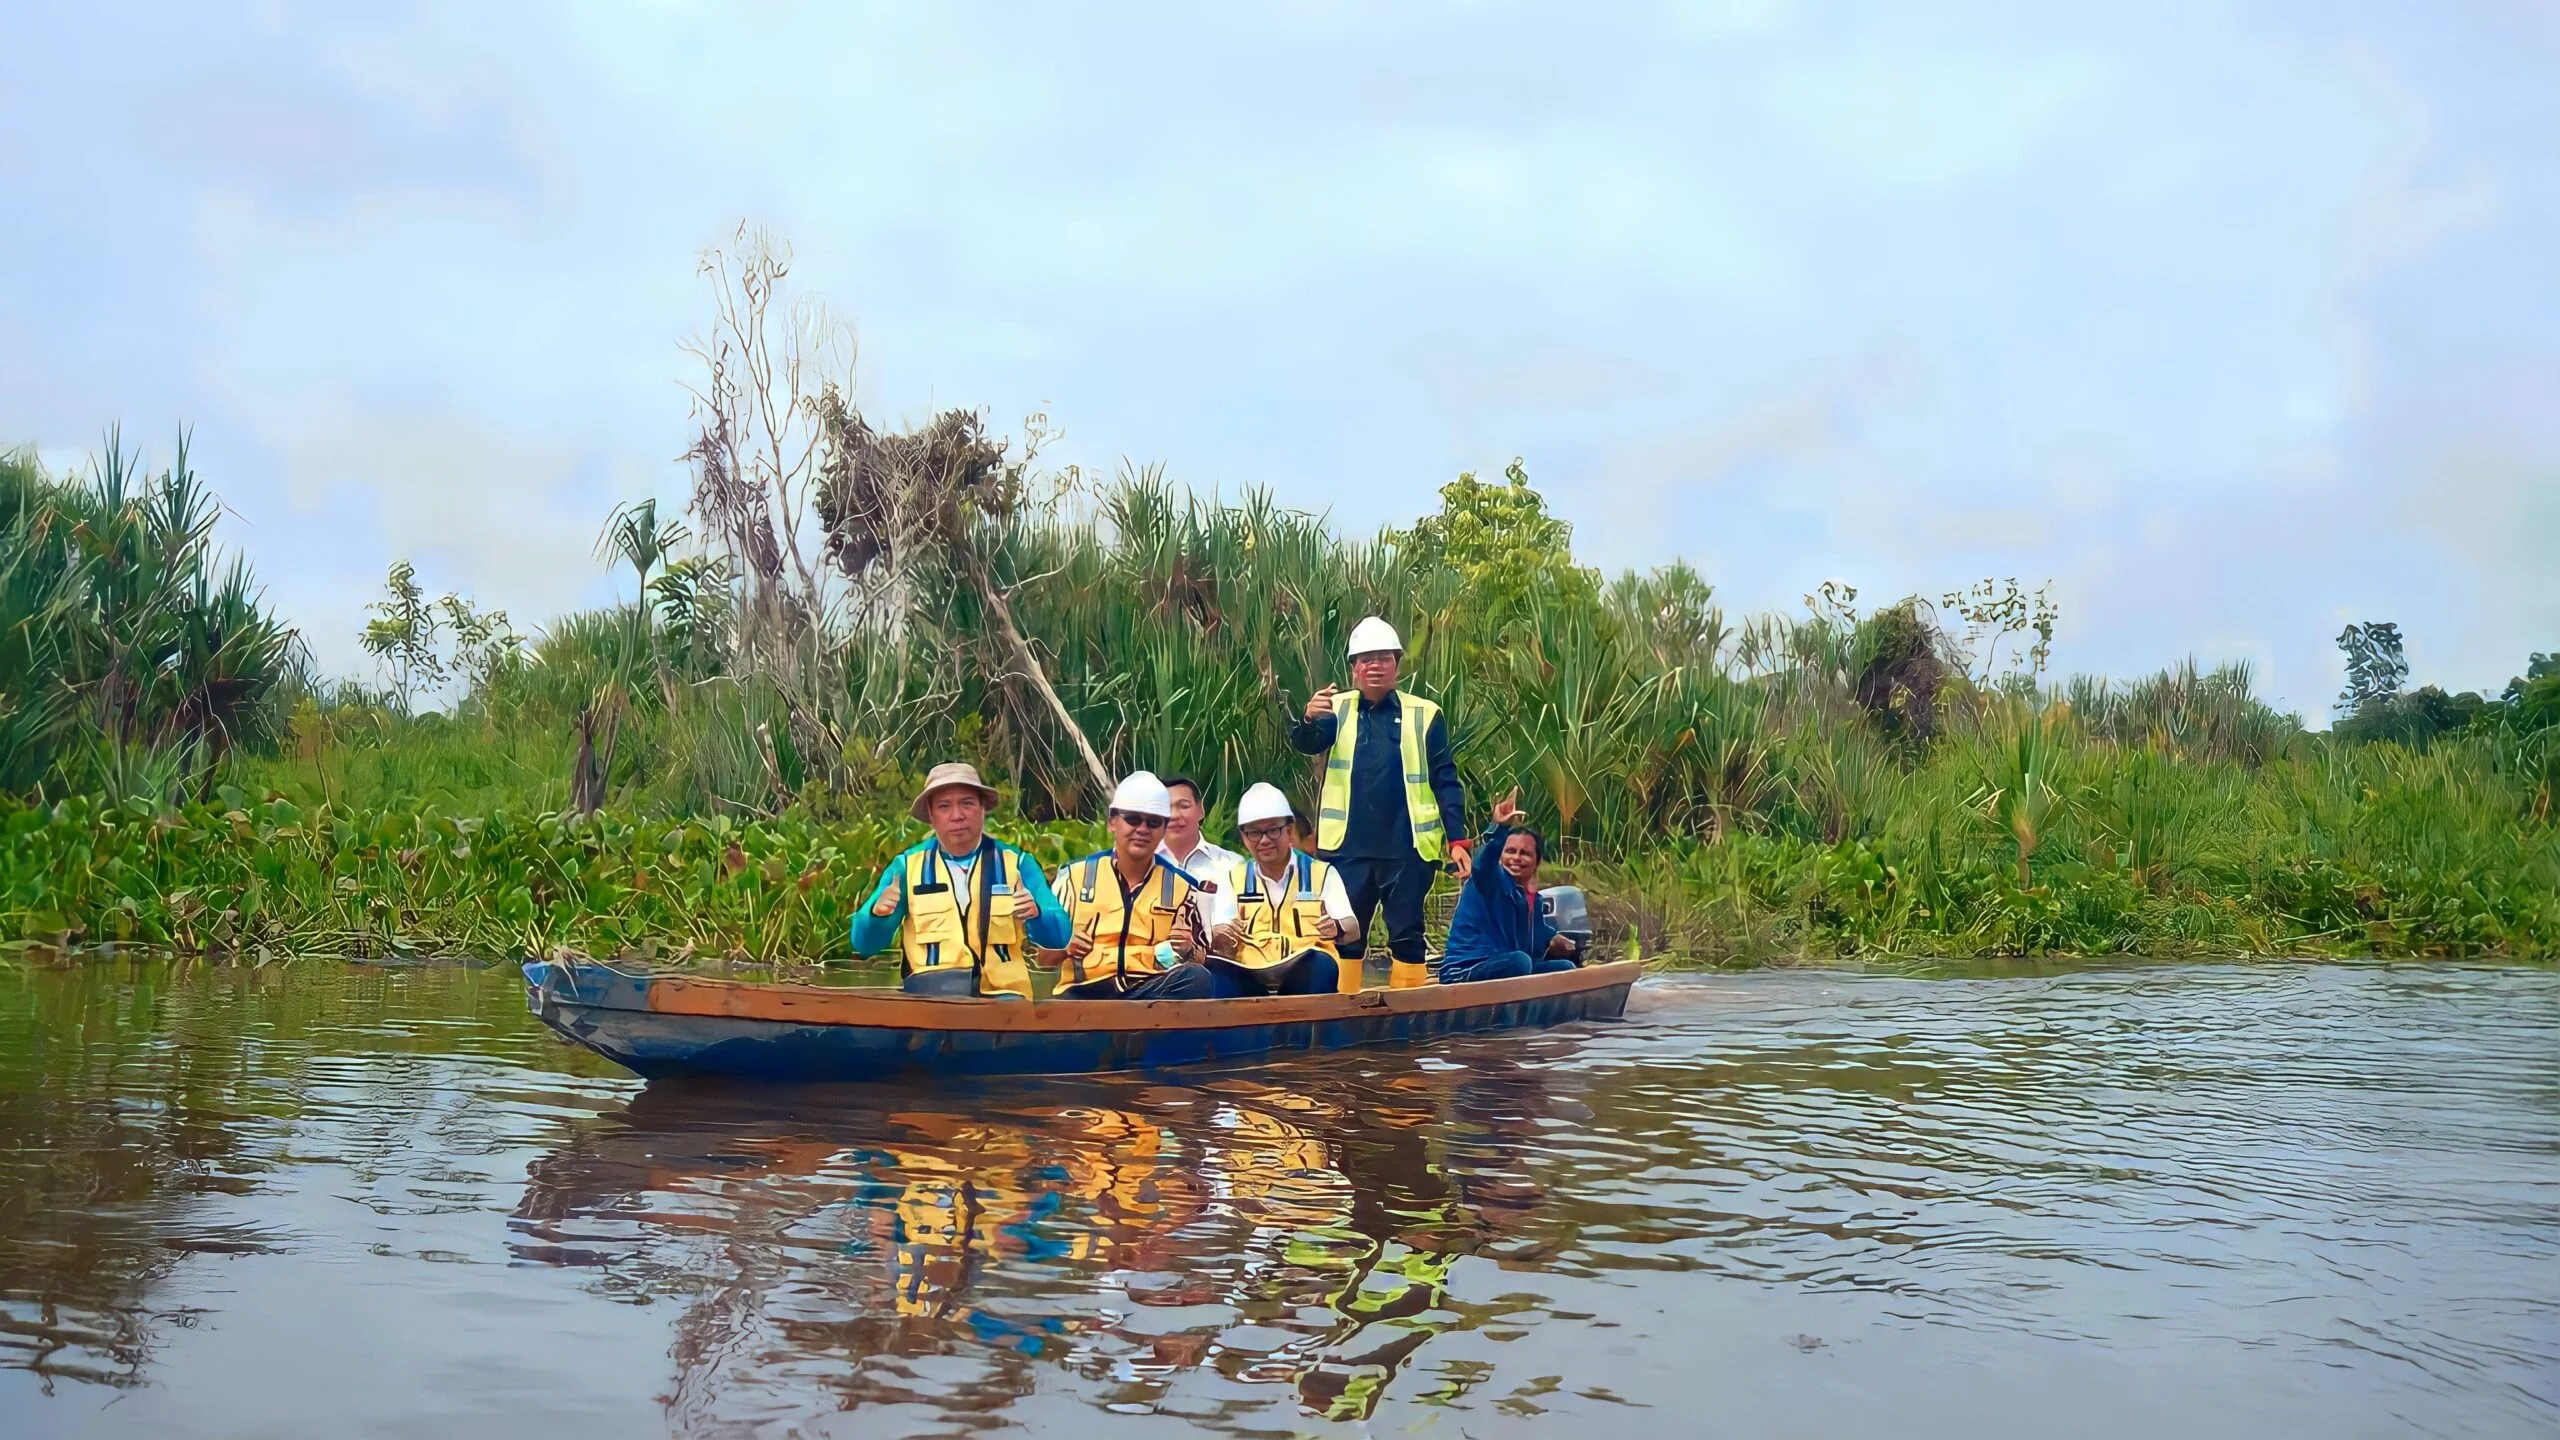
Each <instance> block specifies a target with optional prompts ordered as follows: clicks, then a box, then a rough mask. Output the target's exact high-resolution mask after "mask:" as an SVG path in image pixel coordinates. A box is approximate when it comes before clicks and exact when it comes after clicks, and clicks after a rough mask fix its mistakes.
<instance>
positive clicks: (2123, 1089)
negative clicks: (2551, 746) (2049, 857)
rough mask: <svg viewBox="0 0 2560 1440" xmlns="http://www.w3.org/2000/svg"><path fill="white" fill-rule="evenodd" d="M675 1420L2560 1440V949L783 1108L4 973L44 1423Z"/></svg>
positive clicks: (1888, 986)
mask: <svg viewBox="0 0 2560 1440" xmlns="http://www.w3.org/2000/svg"><path fill="white" fill-rule="evenodd" d="M1595 1427H1597V1428H1595ZM670 1432H672V1433H677V1434H687V1435H693V1434H701V1435H758V1436H764V1435H772V1436H781V1435H863V1436H906V1435H946V1434H947V1435H976V1434H994V1433H1014V1434H1024V1435H1043V1436H1115V1437H1117V1436H1149V1435H1175V1434H1192V1433H1205V1434H1216V1435H1239V1436H1287V1435H1380V1436H1385V1435H1397V1436H1402V1435H1431V1436H1476V1437H1487V1436H1500V1435H1514V1434H1561V1435H1574V1436H1581V1437H1595V1436H1607V1437H1632V1436H1651V1435H1675V1436H1685V1435H1736V1436H1761V1435H1768V1436H1834V1435H1853V1434H1857V1435H1880V1434H1895V1435H1915V1436H1955V1437H1963V1440H1981V1437H1984V1436H2006V1435H2055V1434H2069V1435H2101V1436H2104V1435H2128V1436H2133V1435H2138V1436H2144V1437H2157V1436H2162V1435H2178V1436H2188V1435H2233V1436H2241V1435H2247V1436H2261V1435H2268V1434H2304V1435H2337V1436H2355V1435H2404V1434H2445V1435H2518V1436H2522V1435H2551V1434H2555V1433H2560V973H2555V972H2552V971H2547V970H2532V969H2497V968H2467V967H2448V966H2437V967H2421V966H2406V967H2386V966H2314V965H2258V966H2164V965H2091V966H2081V967H2055V968H2043V969H2035V970H2029V969H2012V970H2009V971H2007V972H2005V973H2004V974H2002V975H2000V976H1997V977H1993V976H1985V975H1970V976H1968V975H1963V974H1951V975H1937V976H1919V975H1879V974H1858V973H1847V972H1814V971H1788V972H1768V973H1761V974H1749V975H1725V976H1711V977H1691V978H1673V979H1657V980H1650V981H1647V982H1646V983H1645V984H1644V985H1642V986H1640V987H1639V988H1638V990H1637V992H1636V998H1635V1001H1634V1003H1633V1004H1632V1006H1631V1007H1630V1011H1629V1014H1628V1018H1627V1019H1626V1020H1625V1021H1624V1022H1623V1023H1619V1024H1614V1025H1588V1026H1576V1027H1572V1028H1569V1029H1564V1030H1557V1031H1550V1032H1546V1033H1541V1034H1531V1035H1513V1036H1494V1037H1483V1038H1475V1039H1468V1040H1462V1041H1454V1042H1444V1043H1441V1044H1438V1045H1435V1046H1431V1047H1428V1048H1425V1049H1421V1050H1416V1051H1374V1052H1350V1053H1347V1054H1341V1055H1335V1056H1328V1057H1322V1058H1316V1059H1307V1058H1299V1059H1295V1060H1290V1061H1286V1062H1282V1063H1277V1064H1272V1065H1267V1066H1260V1067H1256V1068H1253V1069H1250V1070H1230V1071H1223V1072H1220V1071H1210V1072H1172V1073H1167V1074H1161V1075H1154V1076H1146V1077H1129V1078H1111V1079H1097V1080H1045V1081H1023V1082H1007V1083H976V1084H967V1085H956V1084H943V1085H933V1084H918V1085H915V1086H912V1087H906V1088H881V1087H862V1088H813V1089H798V1090H790V1089H754V1088H743V1087H720V1086H704V1085H689V1086H677V1085H666V1084H660V1085H655V1086H649V1087H646V1088H644V1087H643V1086H641V1085H640V1084H639V1083H637V1082H636V1081H634V1080H632V1079H631V1078H629V1077H628V1076H626V1075H623V1074H622V1073H620V1072H618V1071H616V1070H614V1069H613V1068H612V1067H611V1066H609V1065H607V1064H605V1063H604V1062H602V1061H600V1060H596V1059H594V1058H593V1057H589V1056H586V1055H584V1054H582V1053H580V1052H577V1051H573V1050H571V1049H569V1048H568V1047H566V1046H564V1045H562V1044H560V1043H558V1042H557V1041H555V1040H553V1039H552V1038H550V1037H549V1036H548V1035H547V1034H546V1033H545V1032H543V1031H542V1030H541V1029H540V1028H539V1027H538V1026H537V1025H536V1024H535V1023H534V1022H533V1021H532V1020H531V1018H530V1017H528V1016H527V1015H526V1014H525V1012H524V1006H523V1001H522V998H521V993H520V989H519V986H518V984H517V982H516V980H515V978H514V976H513V973H512V972H511V971H510V970H506V969H472V968H466V967H458V966H457V967H433V968H418V969H375V968H362V967H353V966H344V965H338V964H334V963H326V962H318V961H309V962H302V963H299V964H295V965H291V966H271V967H267V968H265V969H261V970H247V969H222V968H210V967H204V966H195V967H170V966H165V965H137V964H131V963H100V964H95V965H91V966H88V967H86V968H79V969H69V970H44V969H36V970H30V969H23V968H19V967H17V966H15V965H10V964H5V963H0V1435H5V1436H8V1437H13V1440H23V1437H52V1436H91V1435H150V1436H169V1437H188V1436H213V1435H224V1436H229V1435H241V1436H331V1437H338V1436H351V1435H404V1436H405V1435H416V1436H467V1437H473V1440H487V1437H502V1436H516V1435H528V1436H553V1437H558V1436H583V1435H623V1436H630V1435H650V1434H660V1433H670Z"/></svg>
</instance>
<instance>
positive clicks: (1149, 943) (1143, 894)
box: [1059, 850, 1191, 985]
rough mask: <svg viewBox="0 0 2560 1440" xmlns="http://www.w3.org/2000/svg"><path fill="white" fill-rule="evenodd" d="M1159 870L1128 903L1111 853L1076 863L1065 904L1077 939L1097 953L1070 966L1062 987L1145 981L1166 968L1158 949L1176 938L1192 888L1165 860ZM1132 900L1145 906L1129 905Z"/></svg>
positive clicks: (1090, 952)
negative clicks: (1175, 924) (1084, 940)
mask: <svg viewBox="0 0 2560 1440" xmlns="http://www.w3.org/2000/svg"><path fill="white" fill-rule="evenodd" d="M1155 867H1156V868H1155V874H1153V875H1152V876H1150V877H1148V879H1146V880H1144V881H1141V882H1140V883H1139V884H1138V885H1137V886H1136V887H1135V888H1134V889H1133V890H1132V891H1131V892H1130V894H1129V895H1128V896H1126V897H1124V896H1122V894H1121V893H1120V872H1119V870H1118V869H1116V868H1115V867H1113V865H1112V864H1111V852H1110V851H1108V850H1103V851H1098V852H1096V853H1094V854H1092V855H1088V856H1086V857H1085V858H1083V859H1082V860H1079V861H1077V862H1076V863H1075V865H1074V867H1073V868H1072V871H1071V873H1072V874H1073V875H1074V877H1075V883H1074V884H1073V885H1070V886H1069V887H1067V888H1068V889H1069V890H1070V891H1071V892H1072V893H1071V894H1069V895H1067V896H1064V897H1062V899H1063V902H1064V903H1065V905H1066V907H1067V918H1068V919H1069V920H1071V921H1073V922H1074V929H1075V933H1076V934H1079V935H1083V936H1086V937H1088V938H1090V939H1091V940H1092V941H1093V948H1092V949H1091V950H1088V951H1086V952H1085V956H1084V959H1082V960H1080V961H1074V962H1070V964H1069V965H1068V967H1067V971H1068V973H1067V974H1065V975H1064V976H1062V977H1061V978H1060V981H1059V983H1061V984H1065V985H1082V984H1086V983H1088V982H1090V981H1094V980H1112V979H1121V980H1127V979H1144V978H1145V977H1147V976H1149V975H1153V974H1155V973H1156V972H1157V971H1159V970H1161V969H1162V968H1163V967H1162V966H1161V965H1158V964H1157V963H1156V946H1158V945H1160V944H1162V943H1163V942H1165V941H1167V940H1170V939H1172V938H1173V922H1174V920H1175V919H1176V918H1177V917H1178V916H1180V914H1181V913H1182V910H1183V907H1185V906H1187V905H1189V904H1190V903H1191V882H1190V881H1189V880H1188V879H1187V878H1185V877H1184V875H1183V873H1182V872H1181V871H1180V870H1177V869H1175V868H1174V867H1173V865H1172V864H1170V863H1169V862H1167V861H1166V860H1165V859H1164V858H1163V857H1162V856H1158V857H1156V862H1155ZM1130 899H1136V900H1139V901H1140V903H1139V904H1137V905H1134V906H1133V905H1130V904H1128V903H1127V901H1128V900H1130Z"/></svg>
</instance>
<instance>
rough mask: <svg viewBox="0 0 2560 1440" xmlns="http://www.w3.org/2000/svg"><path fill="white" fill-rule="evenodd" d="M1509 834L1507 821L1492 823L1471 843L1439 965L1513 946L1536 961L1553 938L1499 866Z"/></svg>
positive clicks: (1504, 951) (1488, 955) (1516, 884)
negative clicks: (1470, 862) (1471, 857)
mask: <svg viewBox="0 0 2560 1440" xmlns="http://www.w3.org/2000/svg"><path fill="white" fill-rule="evenodd" d="M1515 833H1517V832H1516V831H1515V830H1514V829H1513V828H1512V827H1511V826H1509V825H1496V826H1494V827H1493V828H1492V829H1490V830H1487V831H1486V832H1484V838H1483V839H1481V840H1478V841H1477V842H1476V853H1475V869H1474V870H1473V871H1471V872H1469V874H1468V875H1467V884H1466V888H1465V889H1463V890H1460V891H1459V892H1458V913H1457V914H1455V915H1453V916H1451V917H1450V919H1449V948H1448V953H1447V954H1445V955H1443V956H1441V957H1440V958H1441V963H1442V964H1444V965H1445V964H1448V963H1449V962H1451V961H1459V962H1465V961H1469V960H1486V959H1491V958H1492V957H1494V956H1496V955H1508V954H1510V953H1511V952H1512V951H1514V950H1517V951H1519V952H1520V953H1522V954H1524V955H1526V956H1528V957H1529V958H1530V959H1532V960H1536V959H1540V958H1542V957H1543V956H1545V955H1546V953H1547V943H1548V942H1549V941H1551V940H1553V939H1555V938H1556V932H1555V927H1554V926H1552V925H1549V924H1548V923H1547V922H1546V919H1545V917H1543V916H1541V915H1539V914H1538V910H1537V902H1536V901H1535V900H1533V899H1532V898H1531V897H1530V895H1529V892H1528V891H1526V890H1523V889H1521V888H1520V882H1519V881H1517V880H1514V879H1512V878H1511V872H1509V871H1507V870H1505V869H1503V868H1502V846H1503V842H1505V841H1507V840H1509V839H1510V838H1511V837H1512V836H1513V835H1514V834H1515Z"/></svg>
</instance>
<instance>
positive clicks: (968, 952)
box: [853, 762, 1068, 1000]
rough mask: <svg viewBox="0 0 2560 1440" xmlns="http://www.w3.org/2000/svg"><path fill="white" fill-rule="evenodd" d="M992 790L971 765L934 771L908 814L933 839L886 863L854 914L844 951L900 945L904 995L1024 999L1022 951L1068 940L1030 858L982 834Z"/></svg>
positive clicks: (1026, 982) (1026, 973) (1027, 987)
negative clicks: (850, 938) (928, 828)
mask: <svg viewBox="0 0 2560 1440" xmlns="http://www.w3.org/2000/svg"><path fill="white" fill-rule="evenodd" d="M996 799H997V796H996V792H995V789H994V788H993V787H992V786H990V785H988V784H987V783H986V782H985V781H983V780H980V779H979V778H978V770H977V767H976V766H974V765H966V764H960V763H956V762H955V763H952V764H948V765H936V766H934V767H933V773H931V774H929V775H927V776H926V777H925V781H924V789H923V790H922V791H920V792H919V793H918V794H917V795H916V803H915V807H914V814H915V817H916V818H917V819H919V820H922V821H924V822H926V823H927V824H929V825H931V826H932V827H933V834H932V835H931V836H930V837H929V838H927V839H926V840H924V841H923V842H921V843H919V844H917V845H916V846H914V847H913V848H911V849H909V850H908V851H907V852H906V853H904V854H902V855H900V856H899V857H898V858H897V859H895V860H892V861H890V862H889V866H888V868H887V869H886V870H885V871H883V872H882V873H881V876H880V884H879V886H878V888H876V889H874V890H873V891H872V892H871V901H870V903H869V904H867V905H865V906H863V907H862V910H861V912H860V913H858V914H856V915H855V916H854V917H853V950H854V953H855V954H857V955H877V954H879V953H880V952H881V951H882V950H885V949H887V948H888V946H889V942H890V941H891V940H892V939H894V938H897V937H899V936H900V935H901V934H903V936H904V938H905V947H904V948H905V961H906V966H905V969H906V979H905V988H906V991H907V993H908V994H910V995H988V996H1003V997H1010V998H1014V999H1021V1000H1028V999H1030V998H1031V971H1030V967H1029V961H1030V958H1031V947H1034V946H1041V947H1052V948H1054V947H1056V946H1059V945H1063V944H1065V943H1066V941H1067V933H1068V924H1067V913H1066V911H1065V909H1064V908H1063V907H1061V906H1060V905H1059V904H1058V899H1057V897H1056V896H1055V895H1053V894H1051V893H1050V890H1049V886H1048V883H1047V882H1046V881H1044V880H1042V879H1041V878H1040V866H1039V864H1038V862H1036V861H1034V860H1033V859H1032V858H1031V857H1030V856H1028V855H1026V854H1024V853H1023V852H1022V851H1020V850H1018V849H1016V848H1014V847H1013V846H1011V845H1007V844H1006V843H1004V842H1003V841H1001V840H998V839H996V838H995V837H993V836H991V835H989V834H988V833H987V811H988V810H989V809H990V808H992V807H993V806H994V805H995V803H996Z"/></svg>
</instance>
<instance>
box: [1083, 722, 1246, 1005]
mask: <svg viewBox="0 0 2560 1440" xmlns="http://www.w3.org/2000/svg"><path fill="white" fill-rule="evenodd" d="M1172 816H1173V797H1172V796H1171V795H1170V794H1168V793H1166V791H1165V788H1164V782H1163V781H1161V780H1158V779H1157V778H1156V777H1155V776H1154V775H1152V774H1150V773H1149V772H1147V771H1144V770H1139V771H1136V772H1134V773H1132V774H1131V775H1130V776H1129V778H1127V779H1125V780H1123V781H1121V782H1120V788H1118V789H1116V790H1114V791H1112V792H1111V815H1110V825H1111V848H1110V849H1108V850H1101V851H1097V852H1095V853H1094V854H1091V855H1087V856H1086V857H1084V858H1083V859H1081V860H1077V861H1072V862H1070V863H1069V864H1068V865H1067V867H1066V868H1065V869H1063V870H1060V871H1059V872H1058V874H1057V877H1056V879H1055V880H1054V881H1053V882H1052V884H1053V885H1054V887H1055V890H1056V893H1057V895H1058V898H1059V900H1060V901H1061V903H1063V904H1064V905H1065V907H1066V912H1067V921H1068V932H1069V933H1068V935H1067V938H1066V941H1065V943H1064V944H1063V945H1062V946H1058V947H1051V948H1047V949H1044V950H1043V951H1042V952H1041V959H1042V960H1043V961H1044V962H1046V963H1050V964H1063V965H1064V966H1065V967H1066V968H1065V969H1064V970H1063V971H1062V972H1061V973H1060V974H1059V977H1058V994H1059V996H1060V997H1061V998H1064V999H1070V1000H1206V999H1210V998H1212V997H1213V996H1215V995H1216V993H1217V989H1218V985H1217V981H1216V980H1215V979H1214V978H1213V977H1212V976H1211V975H1210V974H1209V972H1208V971H1207V970H1206V969H1204V968H1202V966H1201V964H1200V960H1201V958H1202V957H1203V956H1204V955H1205V954H1206V953H1207V952H1206V951H1205V950H1204V949H1203V948H1202V947H1201V944H1200V920H1199V906H1198V904H1197V903H1196V902H1195V901H1194V900H1193V898H1192V897H1193V894H1194V892H1195V891H1196V890H1197V889H1198V886H1197V885H1196V884H1195V883H1194V881H1193V879H1192V877H1191V876H1189V875H1186V874H1184V873H1183V872H1182V871H1181V870H1180V869H1179V868H1177V867H1176V866H1175V865H1174V863H1173V862H1172V861H1170V860H1167V859H1165V858H1164V857H1163V856H1161V855H1158V854H1157V853H1156V847H1157V846H1158V845H1160V844H1162V843H1163V841H1164V827H1165V822H1166V821H1167V820H1169V819H1171V818H1172Z"/></svg>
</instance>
